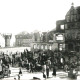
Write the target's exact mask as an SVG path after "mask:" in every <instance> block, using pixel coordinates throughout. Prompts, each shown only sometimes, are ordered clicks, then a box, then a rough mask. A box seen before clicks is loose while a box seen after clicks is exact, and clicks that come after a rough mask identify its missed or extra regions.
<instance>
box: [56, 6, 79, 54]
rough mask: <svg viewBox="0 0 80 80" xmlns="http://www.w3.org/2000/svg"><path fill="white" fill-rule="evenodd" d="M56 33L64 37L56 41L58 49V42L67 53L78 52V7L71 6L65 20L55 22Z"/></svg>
mask: <svg viewBox="0 0 80 80" xmlns="http://www.w3.org/2000/svg"><path fill="white" fill-rule="evenodd" d="M57 33H59V34H63V35H64V39H63V40H60V41H59V40H58V47H59V46H60V45H59V42H60V44H62V45H63V48H64V49H65V50H67V51H77V52H79V51H80V7H74V5H72V6H71V8H70V10H69V11H68V12H67V14H66V16H65V19H64V20H58V21H57V22H56V32H55V34H57ZM62 41H63V42H62Z"/></svg>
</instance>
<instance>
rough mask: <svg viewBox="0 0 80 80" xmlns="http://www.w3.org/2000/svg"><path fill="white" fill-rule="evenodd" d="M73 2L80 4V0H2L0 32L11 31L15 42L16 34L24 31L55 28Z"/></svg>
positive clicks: (0, 5)
mask: <svg viewBox="0 0 80 80" xmlns="http://www.w3.org/2000/svg"><path fill="white" fill-rule="evenodd" d="M72 2H73V3H74V6H75V7H76V6H80V0H0V33H1V34H4V33H11V34H12V42H13V37H14V35H16V34H18V33H20V32H22V31H27V32H33V31H35V30H38V31H41V32H43V31H50V30H52V29H55V28H56V21H57V20H62V19H65V15H66V13H67V11H68V10H69V9H70V7H71V3H72Z"/></svg>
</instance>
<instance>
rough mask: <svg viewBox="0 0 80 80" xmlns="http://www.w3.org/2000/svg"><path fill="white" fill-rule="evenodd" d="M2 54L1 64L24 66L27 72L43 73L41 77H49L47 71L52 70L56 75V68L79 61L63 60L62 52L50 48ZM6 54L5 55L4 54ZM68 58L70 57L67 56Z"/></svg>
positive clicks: (69, 66) (67, 66)
mask: <svg viewBox="0 0 80 80" xmlns="http://www.w3.org/2000/svg"><path fill="white" fill-rule="evenodd" d="M1 54H2V58H1V60H2V62H1V63H2V66H4V65H7V66H8V67H9V65H11V66H12V67H20V71H21V68H26V69H27V71H28V72H32V73H33V72H38V71H41V72H42V73H43V77H47V78H48V77H49V71H50V70H52V71H53V72H52V75H54V76H56V70H58V69H63V70H65V71H67V70H69V69H70V68H76V66H77V65H79V64H80V62H77V61H76V62H71V63H70V61H69V60H68V61H66V60H65V57H68V56H64V55H63V54H62V53H60V52H59V53H58V52H57V51H51V50H46V51H42V50H35V51H28V50H27V49H25V50H24V51H23V52H16V53H15V54H13V53H12V52H11V53H10V54H9V55H7V54H4V52H1ZM5 55H6V56H5ZM69 58H70V57H69Z"/></svg>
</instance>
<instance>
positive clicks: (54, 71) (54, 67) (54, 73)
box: [52, 66, 56, 76]
mask: <svg viewBox="0 0 80 80" xmlns="http://www.w3.org/2000/svg"><path fill="white" fill-rule="evenodd" d="M52 75H53V76H56V66H53V73H52Z"/></svg>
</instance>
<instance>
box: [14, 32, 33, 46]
mask: <svg viewBox="0 0 80 80" xmlns="http://www.w3.org/2000/svg"><path fill="white" fill-rule="evenodd" d="M15 39H16V40H15V46H18V47H30V46H31V43H32V34H29V33H23V32H22V33H19V34H17V35H15Z"/></svg>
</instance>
